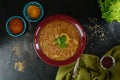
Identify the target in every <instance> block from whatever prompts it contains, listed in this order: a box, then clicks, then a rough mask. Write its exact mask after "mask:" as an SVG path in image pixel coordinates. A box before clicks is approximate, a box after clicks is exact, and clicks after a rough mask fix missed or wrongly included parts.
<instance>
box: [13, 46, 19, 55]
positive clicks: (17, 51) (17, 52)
mask: <svg viewBox="0 0 120 80" xmlns="http://www.w3.org/2000/svg"><path fill="white" fill-rule="evenodd" d="M12 51H13V53H14V56H15V57H20V48H19V47H17V46H15V47H13V49H12Z"/></svg>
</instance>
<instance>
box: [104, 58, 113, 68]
mask: <svg viewBox="0 0 120 80" xmlns="http://www.w3.org/2000/svg"><path fill="white" fill-rule="evenodd" d="M102 65H103V67H105V68H111V67H112V66H113V60H112V58H111V57H108V56H106V57H104V58H103V60H102Z"/></svg>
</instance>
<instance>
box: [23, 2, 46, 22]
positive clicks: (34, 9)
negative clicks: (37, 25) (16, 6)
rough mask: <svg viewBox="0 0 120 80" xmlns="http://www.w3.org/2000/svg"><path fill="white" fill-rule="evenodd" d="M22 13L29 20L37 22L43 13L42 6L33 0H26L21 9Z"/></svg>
mask: <svg viewBox="0 0 120 80" xmlns="http://www.w3.org/2000/svg"><path fill="white" fill-rule="evenodd" d="M23 15H24V17H25V19H26V20H27V21H29V22H38V21H39V20H40V19H42V17H43V15H44V9H43V6H42V5H41V4H40V3H38V2H35V1H32V2H28V3H27V4H26V5H25V7H24V9H23ZM36 15H37V16H36Z"/></svg>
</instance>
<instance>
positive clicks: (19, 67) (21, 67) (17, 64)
mask: <svg viewBox="0 0 120 80" xmlns="http://www.w3.org/2000/svg"><path fill="white" fill-rule="evenodd" d="M14 68H15V70H18V71H20V72H24V68H25V66H24V62H22V61H18V62H15V64H14Z"/></svg>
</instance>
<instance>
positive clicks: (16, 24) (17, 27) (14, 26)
mask: <svg viewBox="0 0 120 80" xmlns="http://www.w3.org/2000/svg"><path fill="white" fill-rule="evenodd" d="M23 29H24V25H23V22H22V20H21V19H19V18H14V19H12V20H11V21H10V22H9V30H10V32H11V33H12V34H19V33H21V32H22V31H23Z"/></svg>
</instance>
